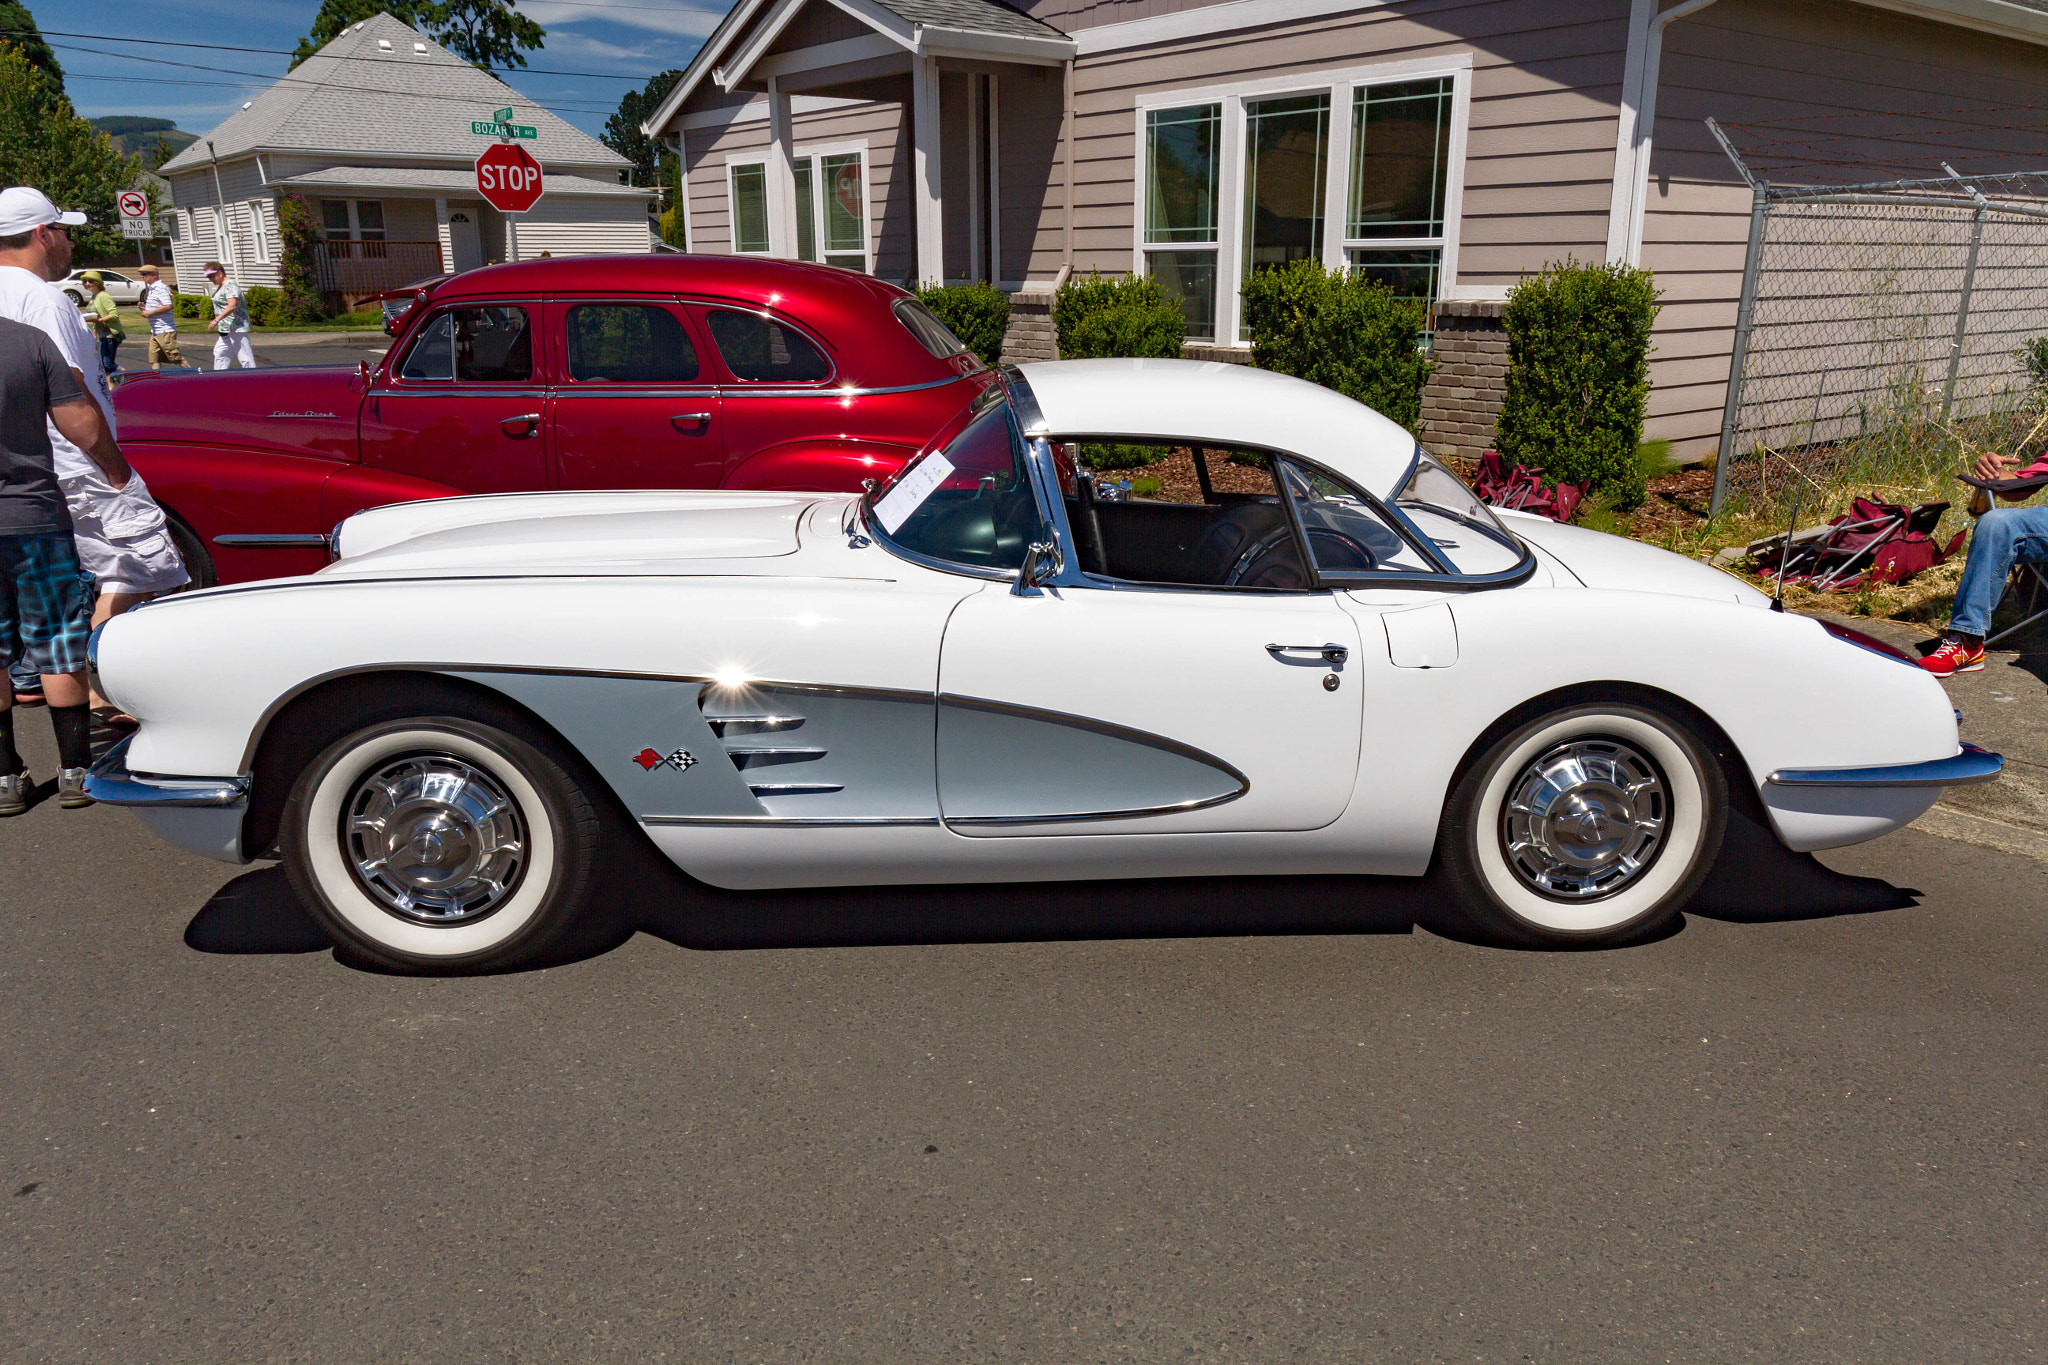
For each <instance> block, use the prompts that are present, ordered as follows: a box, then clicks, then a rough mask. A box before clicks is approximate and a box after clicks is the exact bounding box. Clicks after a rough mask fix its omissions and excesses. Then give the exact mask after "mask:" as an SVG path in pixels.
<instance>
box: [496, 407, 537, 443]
mask: <svg viewBox="0 0 2048 1365" xmlns="http://www.w3.org/2000/svg"><path fill="white" fill-rule="evenodd" d="M515 428H516V430H515ZM498 430H500V431H502V432H504V433H505V434H506V435H507V436H510V437H511V438H512V439H513V440H515V441H523V440H525V439H526V438H527V437H529V436H533V435H536V434H538V433H539V431H540V414H539V413H537V412H528V413H522V414H520V415H519V416H517V417H507V418H506V419H504V420H503V421H502V422H499V423H498Z"/></svg>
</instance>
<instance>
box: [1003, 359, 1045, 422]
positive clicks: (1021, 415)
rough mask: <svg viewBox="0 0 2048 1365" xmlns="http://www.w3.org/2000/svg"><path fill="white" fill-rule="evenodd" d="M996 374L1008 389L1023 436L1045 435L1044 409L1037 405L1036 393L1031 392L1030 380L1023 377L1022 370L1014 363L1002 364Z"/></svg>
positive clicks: (1011, 404)
mask: <svg viewBox="0 0 2048 1365" xmlns="http://www.w3.org/2000/svg"><path fill="white" fill-rule="evenodd" d="M996 376H997V377H998V378H999V379H1001V380H1002V381H1003V387H1004V388H1005V389H1007V390H1008V391H1009V394H1010V406H1011V407H1013V408H1015V409H1016V412H1017V425H1018V426H1019V427H1022V428H1023V430H1024V434H1025V436H1027V437H1038V436H1044V435H1046V434H1047V430H1048V428H1047V426H1046V422H1045V409H1043V408H1041V407H1039V406H1038V395H1036V394H1034V393H1033V392H1031V381H1030V380H1028V379H1026V378H1025V377H1024V372H1023V371H1022V370H1020V369H1018V368H1017V367H1016V366H1015V365H1004V366H1002V367H1001V368H999V369H998V370H997V371H996Z"/></svg>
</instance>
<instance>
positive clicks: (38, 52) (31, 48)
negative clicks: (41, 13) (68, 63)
mask: <svg viewBox="0 0 2048 1365" xmlns="http://www.w3.org/2000/svg"><path fill="white" fill-rule="evenodd" d="M0 41H5V42H9V43H12V44H14V46H16V47H18V48H20V49H21V55H22V56H24V57H26V58H28V59H29V63H30V64H31V65H32V66H34V67H35V68H36V69H37V70H38V71H41V72H42V73H43V75H44V76H46V77H48V78H49V82H50V88H51V89H52V90H54V91H56V92H57V93H58V94H59V95H61V94H63V93H64V68H63V67H61V66H59V65H58V64H57V54H56V53H54V52H52V51H50V45H49V43H47V42H45V41H44V40H43V31H42V30H41V29H39V28H37V27H36V17H35V16H34V15H33V14H30V13H29V12H28V6H27V5H24V4H22V3H21V0H0Z"/></svg>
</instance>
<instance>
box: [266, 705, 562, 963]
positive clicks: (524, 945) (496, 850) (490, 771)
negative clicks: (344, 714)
mask: <svg viewBox="0 0 2048 1365" xmlns="http://www.w3.org/2000/svg"><path fill="white" fill-rule="evenodd" d="M599 832H600V828H599V822H598V817H597V815H596V813H595V812H594V811H593V809H592V808H591V806H590V803H589V802H588V800H586V799H585V798H584V797H583V795H582V793H581V792H579V791H578V790H577V789H576V786H575V784H574V783H573V782H572V781H571V779H570V778H569V776H568V775H567V774H566V773H565V772H564V771H563V770H562V768H561V767H560V766H559V765H558V764H556V763H555V762H554V760H552V759H551V758H549V757H548V756H547V755H546V754H545V753H543V752H541V750H539V749H537V748H536V747H534V746H533V745H532V744H530V743H528V742H526V741H525V740H523V739H521V738H519V737H517V736H515V735H512V734H509V733H507V732H505V731H504V730H500V729H498V728H496V727H494V726H491V725H487V724H484V723H482V722H479V721H475V720H470V719H466V718H463V717H459V716H433V717H423V718H419V719H410V720H394V721H387V722H385V723H383V724H379V725H372V726H369V727H367V728H365V729H362V730H358V731H357V732H355V733H354V734H351V735H348V736H346V737H344V738H342V739H340V740H338V741H336V742H335V743H334V744H332V745H330V746H328V748H327V749H326V751H325V752H323V753H322V754H321V755H320V756H319V757H318V758H317V759H315V760H314V761H313V763H312V764H311V765H310V766H309V767H308V768H307V769H306V771H305V772H304V774H303V775H302V776H301V777H300V779H299V781H298V783H297V785H296V786H295V787H294V788H293V791H292V794H291V797H290V799H289V800H288V801H287V802H286V804H285V808H284V813H283V817H282V820H281V823H280V828H279V842H280V846H281V850H282V852H283V854H284V863H285V871H286V874H287V876H289V877H290V879H291V882H292V885H293V888H294V889H295V890H296V891H297V892H298V893H299V896H300V899H301V900H303V901H304V902H305V903H306V905H307V908H308V909H309V910H311V911H312V913H313V914H314V916H315V917H316V918H317V919H318V920H319V921H320V923H321V925H322V927H324V928H325V929H326V930H327V931H328V933H329V934H330V935H331V936H332V937H333V938H334V939H335V940H336V942H337V943H343V944H346V945H348V946H350V947H352V948H354V949H355V950H357V951H359V952H361V953H363V954H365V955H367V956H369V957H370V958H372V959H373V960H375V961H376V962H378V963H379V964H381V965H384V966H387V967H391V968H394V969H397V970H402V971H422V970H424V971H485V970H493V969H499V968H504V967H509V966H514V965H517V964H518V963H520V962H522V961H524V960H526V959H529V958H531V957H533V956H534V955H536V954H537V953H539V952H540V950H541V949H542V948H544V947H545V946H546V945H547V944H548V943H550V942H552V941H553V940H554V939H555V938H556V936H557V935H559V934H560V933H561V931H562V930H563V929H565V928H566V927H567V926H568V924H569V923H570V922H571V921H573V920H574V918H575V916H576V914H577V913H578V911H579V910H580V909H581V908H582V905H583V902H584V901H585V899H587V897H588V894H589V886H590V880H591V875H592V872H593V870H594V866H595V863H596V860H597V845H598V837H599Z"/></svg>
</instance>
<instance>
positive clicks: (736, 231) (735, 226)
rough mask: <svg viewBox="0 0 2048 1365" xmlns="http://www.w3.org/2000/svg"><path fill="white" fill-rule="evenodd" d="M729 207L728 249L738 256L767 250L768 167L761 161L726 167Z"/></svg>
mask: <svg viewBox="0 0 2048 1365" xmlns="http://www.w3.org/2000/svg"><path fill="white" fill-rule="evenodd" d="M725 173H726V177H727V181H728V184H727V187H726V188H727V191H728V193H729V194H730V196H731V203H732V249H733V250H734V251H735V252H738V253H740V254H742V255H755V254H766V252H767V250H768V166H767V164H766V163H765V162H761V161H734V162H729V163H727V165H726V168H725Z"/></svg>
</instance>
